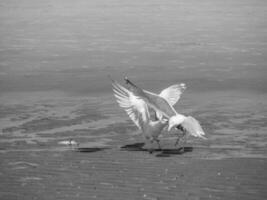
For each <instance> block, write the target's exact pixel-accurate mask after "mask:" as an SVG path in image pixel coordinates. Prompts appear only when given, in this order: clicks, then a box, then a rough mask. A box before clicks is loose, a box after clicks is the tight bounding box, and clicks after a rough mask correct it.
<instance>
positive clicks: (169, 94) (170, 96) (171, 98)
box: [156, 83, 186, 119]
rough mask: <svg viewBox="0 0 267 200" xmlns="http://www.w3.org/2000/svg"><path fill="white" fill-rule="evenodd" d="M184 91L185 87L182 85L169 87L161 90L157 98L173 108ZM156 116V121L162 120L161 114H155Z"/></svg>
mask: <svg viewBox="0 0 267 200" xmlns="http://www.w3.org/2000/svg"><path fill="white" fill-rule="evenodd" d="M185 89H186V86H185V84H184V83H181V84H175V85H171V86H169V87H167V88H165V89H164V90H162V91H161V92H160V94H159V96H160V97H162V98H164V99H166V100H167V101H168V103H169V104H170V105H171V106H174V105H175V104H176V103H177V102H178V101H179V99H180V97H181V94H182V93H183V92H184V90H185ZM156 116H157V118H158V119H162V118H163V115H162V113H161V112H156Z"/></svg>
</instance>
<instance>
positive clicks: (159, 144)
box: [156, 139, 161, 150]
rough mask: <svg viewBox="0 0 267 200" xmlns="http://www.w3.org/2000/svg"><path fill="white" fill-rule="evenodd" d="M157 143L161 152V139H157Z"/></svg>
mask: <svg viewBox="0 0 267 200" xmlns="http://www.w3.org/2000/svg"><path fill="white" fill-rule="evenodd" d="M156 142H157V144H158V148H159V150H161V146H160V142H159V139H156Z"/></svg>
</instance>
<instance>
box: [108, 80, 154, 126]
mask: <svg viewBox="0 0 267 200" xmlns="http://www.w3.org/2000/svg"><path fill="white" fill-rule="evenodd" d="M112 86H113V91H114V96H115V97H116V99H117V102H118V104H119V106H120V107H121V108H123V109H124V110H125V111H126V113H127V114H128V116H129V117H130V119H131V120H132V121H133V122H134V123H135V125H136V126H137V127H138V128H139V129H142V125H143V123H144V122H146V121H147V120H148V119H149V113H148V109H147V105H146V103H145V102H144V101H143V100H142V99H140V98H138V97H137V96H135V95H134V94H133V93H132V92H131V91H129V90H127V89H126V88H125V87H123V86H121V85H120V84H119V83H117V82H116V81H113V80H112Z"/></svg>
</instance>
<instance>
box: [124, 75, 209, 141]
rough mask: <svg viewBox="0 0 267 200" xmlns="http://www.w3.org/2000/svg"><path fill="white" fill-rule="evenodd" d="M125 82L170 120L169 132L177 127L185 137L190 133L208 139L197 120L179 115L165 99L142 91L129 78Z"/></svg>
mask: <svg viewBox="0 0 267 200" xmlns="http://www.w3.org/2000/svg"><path fill="white" fill-rule="evenodd" d="M125 81H126V82H127V83H128V84H129V85H130V86H131V90H132V92H133V93H134V94H135V95H136V96H137V97H140V98H141V99H143V100H144V101H145V102H146V103H147V104H148V105H149V106H150V107H152V108H153V109H155V110H156V111H157V112H158V113H161V114H162V115H163V116H165V117H166V118H167V119H169V122H168V131H170V130H171V129H172V128H173V127H175V128H176V129H179V130H181V131H182V132H183V134H184V135H186V134H187V133H188V134H189V135H192V136H195V137H199V138H202V139H206V137H205V136H204V135H205V132H204V131H203V129H202V127H201V126H200V123H199V122H198V121H197V120H196V119H195V118H193V117H191V116H184V115H182V114H179V113H177V112H176V111H175V109H174V108H173V105H172V104H170V102H168V101H167V100H166V99H165V98H163V97H162V96H160V95H157V94H155V93H152V92H149V91H146V90H142V89H141V88H139V87H137V86H136V85H135V84H133V83H132V82H131V81H130V80H129V79H128V78H127V77H125ZM179 139H180V138H179V137H178V139H177V142H176V145H177V144H178V142H179Z"/></svg>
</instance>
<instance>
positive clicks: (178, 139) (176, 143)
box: [174, 136, 180, 146]
mask: <svg viewBox="0 0 267 200" xmlns="http://www.w3.org/2000/svg"><path fill="white" fill-rule="evenodd" d="M179 141H180V137H179V136H178V138H177V140H176V142H175V144H174V146H177V145H178V144H179Z"/></svg>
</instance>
